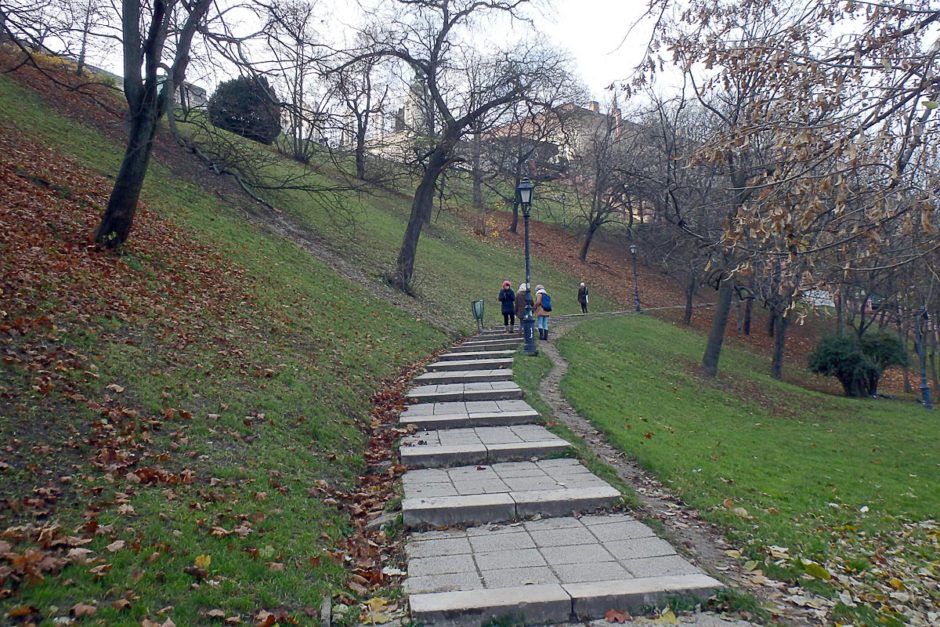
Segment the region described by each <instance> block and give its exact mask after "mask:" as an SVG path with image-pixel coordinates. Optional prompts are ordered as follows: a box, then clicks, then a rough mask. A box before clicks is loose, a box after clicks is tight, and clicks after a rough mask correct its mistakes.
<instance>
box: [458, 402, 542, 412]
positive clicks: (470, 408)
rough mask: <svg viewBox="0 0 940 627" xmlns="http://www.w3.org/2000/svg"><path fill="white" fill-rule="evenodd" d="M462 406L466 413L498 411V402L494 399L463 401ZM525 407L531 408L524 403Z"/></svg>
mask: <svg viewBox="0 0 940 627" xmlns="http://www.w3.org/2000/svg"><path fill="white" fill-rule="evenodd" d="M464 407H465V408H466V410H467V413H468V414H475V413H493V412H498V411H500V408H499V403H497V402H496V401H469V402H467V403H464ZM526 407H528V408H529V409H532V408H531V407H529V406H528V404H526Z"/></svg>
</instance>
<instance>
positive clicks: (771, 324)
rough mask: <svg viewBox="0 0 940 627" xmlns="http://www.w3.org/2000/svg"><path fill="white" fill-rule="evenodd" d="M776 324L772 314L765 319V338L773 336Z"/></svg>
mask: <svg viewBox="0 0 940 627" xmlns="http://www.w3.org/2000/svg"><path fill="white" fill-rule="evenodd" d="M776 324H777V319H776V318H774V316H773V314H771V315H770V316H768V317H767V337H773V336H774V331H775V329H774V326H775V325H776Z"/></svg>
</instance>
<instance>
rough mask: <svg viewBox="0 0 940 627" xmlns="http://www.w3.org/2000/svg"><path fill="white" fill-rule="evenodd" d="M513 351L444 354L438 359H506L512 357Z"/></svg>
mask: <svg viewBox="0 0 940 627" xmlns="http://www.w3.org/2000/svg"><path fill="white" fill-rule="evenodd" d="M515 353H516V351H514V350H492V351H491V350H486V351H466V352H463V353H444V354H443V355H441V356H440V357H438V359H439V360H440V361H468V360H472V359H506V358H509V357H512V356H513V355H514V354H515Z"/></svg>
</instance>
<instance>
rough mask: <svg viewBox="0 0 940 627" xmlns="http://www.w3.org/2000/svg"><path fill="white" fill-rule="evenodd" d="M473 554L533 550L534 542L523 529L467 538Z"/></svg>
mask: <svg viewBox="0 0 940 627" xmlns="http://www.w3.org/2000/svg"><path fill="white" fill-rule="evenodd" d="M468 540H469V543H470V546H471V547H472V548H473V551H474V553H493V552H496V551H511V550H514V549H534V548H535V542H533V541H532V537H531V536H529V534H528V533H526V532H525V531H524V530H523V529H521V528H517V529H514V530H513V532H512V533H496V534H486V535H479V536H470V537H469V538H468Z"/></svg>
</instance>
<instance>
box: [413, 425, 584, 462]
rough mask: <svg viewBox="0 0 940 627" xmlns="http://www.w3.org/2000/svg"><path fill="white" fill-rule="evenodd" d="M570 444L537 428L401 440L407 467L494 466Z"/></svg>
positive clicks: (450, 431)
mask: <svg viewBox="0 0 940 627" xmlns="http://www.w3.org/2000/svg"><path fill="white" fill-rule="evenodd" d="M570 446H571V445H570V444H569V443H568V442H567V441H565V440H563V439H561V438H559V437H558V436H556V435H554V434H553V433H551V432H550V431H549V430H548V429H546V428H545V427H542V426H539V425H530V424H527V425H519V426H509V427H479V428H468V429H446V430H440V431H419V432H418V433H415V434H414V435H410V436H408V437H406V438H404V439H403V440H402V444H401V448H400V449H399V453H400V456H401V462H402V464H404V465H405V466H408V467H409V468H445V467H448V466H461V465H470V464H487V463H489V464H494V463H497V462H509V461H517V460H526V459H530V460H531V459H532V458H541V457H547V456H549V455H553V454H558V453H563V452H565V451H566V450H568V448H570Z"/></svg>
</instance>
